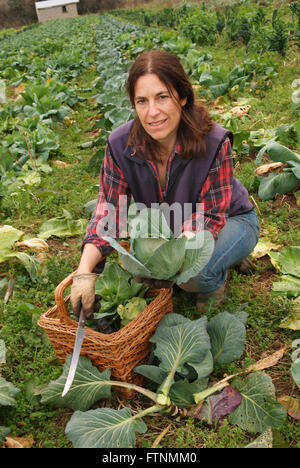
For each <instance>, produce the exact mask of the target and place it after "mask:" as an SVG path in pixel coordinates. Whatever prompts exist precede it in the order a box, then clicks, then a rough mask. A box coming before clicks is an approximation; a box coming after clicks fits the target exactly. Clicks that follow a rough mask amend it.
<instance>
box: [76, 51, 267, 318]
mask: <svg viewBox="0 0 300 468" xmlns="http://www.w3.org/2000/svg"><path fill="white" fill-rule="evenodd" d="M127 91H128V94H129V97H130V100H131V103H132V105H133V107H134V109H135V111H136V117H135V118H134V119H133V120H132V121H130V122H128V123H126V124H124V125H122V126H120V127H119V128H117V129H116V130H114V131H113V132H112V133H111V135H110V137H109V139H108V144H107V147H106V153H105V157H104V161H103V164H102V168H101V174H100V191H99V198H98V203H97V207H96V209H95V211H94V213H93V216H92V218H91V221H90V223H89V226H88V228H87V232H86V236H85V237H84V240H83V251H82V257H81V260H80V264H79V267H78V270H77V274H76V275H75V276H74V280H73V285H72V290H71V303H72V306H73V310H74V312H75V313H76V314H77V315H78V314H79V312H80V309H81V307H82V308H83V310H84V312H85V315H86V316H87V317H88V316H90V315H91V314H92V313H93V305H94V300H95V298H94V284H95V280H96V277H97V273H95V271H96V267H97V265H99V264H100V265H101V263H100V262H101V261H102V260H103V258H104V257H105V256H106V255H107V254H108V253H109V252H110V251H111V247H110V246H109V245H108V244H107V243H106V242H105V241H104V240H103V239H101V235H99V229H98V228H99V225H100V224H101V221H103V218H104V213H105V209H106V207H107V206H108V204H110V205H111V204H112V205H113V206H114V207H115V217H116V220H117V221H119V220H120V202H119V201H120V197H121V196H123V197H124V196H126V197H127V201H128V203H129V200H130V197H131V196H132V197H133V199H134V201H135V202H136V203H144V204H145V205H146V206H147V207H150V206H151V203H167V204H168V205H169V206H170V205H172V204H173V203H179V205H180V206H182V207H183V206H184V205H185V204H190V205H191V206H192V207H193V210H192V213H191V214H190V216H189V217H183V218H182V226H181V230H182V231H184V234H185V235H186V236H187V237H190V236H192V235H193V232H195V229H198V228H199V227H198V226H199V218H200V216H201V220H202V222H203V227H202V228H203V229H207V230H209V231H210V232H211V233H212V235H213V236H214V239H215V249H214V252H213V255H212V257H211V259H210V261H209V263H208V264H207V265H206V267H205V268H204V269H203V270H202V271H201V272H199V274H198V275H197V276H196V277H195V278H192V279H191V280H190V281H189V282H188V283H185V284H182V285H181V287H182V289H185V290H186V291H190V292H195V293H197V308H198V310H200V311H201V310H203V305H204V304H205V302H206V301H207V300H208V299H209V298H214V299H215V300H216V301H217V302H218V303H219V302H221V301H222V300H223V299H224V294H225V283H226V277H227V269H228V268H229V267H230V266H232V265H235V264H237V263H239V262H241V261H242V260H243V259H245V258H246V257H247V256H248V255H249V254H250V253H251V251H252V250H253V248H254V246H255V245H256V243H257V241H258V236H259V223H258V220H257V216H256V213H255V211H254V209H253V205H252V204H251V203H250V202H249V200H248V192H247V191H246V189H245V188H244V187H243V185H242V184H241V183H240V182H239V181H238V180H237V179H235V178H234V177H233V164H232V155H231V144H232V134H231V133H230V132H229V131H227V130H225V129H224V128H222V127H221V126H219V125H218V124H216V123H215V122H213V121H212V119H211V117H210V115H209V114H208V112H207V110H206V109H205V107H204V106H202V105H199V104H197V103H196V102H195V98H194V93H193V88H192V85H191V83H190V81H189V79H188V77H187V75H186V73H185V72H184V70H183V67H182V66H181V64H180V62H179V60H178V59H177V58H176V57H175V56H174V55H172V54H169V53H167V52H165V51H160V50H151V51H147V52H143V53H142V54H141V55H140V56H139V57H138V58H137V60H136V61H135V62H134V64H133V65H132V67H131V70H130V72H129V78H128V82H127ZM197 204H198V205H197ZM196 206H201V207H202V210H200V211H199V210H197V209H196ZM117 224H118V223H117ZM195 226H197V227H195ZM121 228H122V223H121ZM121 228H119V231H118V230H117V232H116V237H120V235H119V234H120V229H121ZM97 229H98V230H97ZM172 229H173V230H174V226H173V227H172ZM97 232H98V233H97ZM102 266H103V262H102ZM155 286H156V287H165V286H168V284H166V283H165V282H156V283H155Z"/></svg>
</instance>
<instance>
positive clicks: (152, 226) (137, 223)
mask: <svg viewBox="0 0 300 468" xmlns="http://www.w3.org/2000/svg"><path fill="white" fill-rule="evenodd" d="M128 216H129V227H128V230H129V234H130V237H131V238H132V239H136V238H138V237H143V238H149V237H152V238H156V239H157V238H160V237H162V238H163V239H166V240H169V239H173V238H174V235H173V233H172V231H171V229H170V227H169V225H168V223H167V220H166V217H165V215H164V213H163V211H162V210H160V209H158V208H144V209H142V210H141V211H140V213H138V214H137V208H136V205H135V203H132V205H130V207H129V212H128Z"/></svg>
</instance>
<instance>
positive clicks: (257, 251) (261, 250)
mask: <svg viewBox="0 0 300 468" xmlns="http://www.w3.org/2000/svg"><path fill="white" fill-rule="evenodd" d="M281 247H282V245H280V244H274V243H273V242H271V241H269V240H268V239H264V238H261V239H259V241H258V243H257V244H256V246H255V247H254V249H253V251H252V252H251V257H253V258H262V257H264V256H265V255H267V254H268V252H270V250H279V249H280V248H281Z"/></svg>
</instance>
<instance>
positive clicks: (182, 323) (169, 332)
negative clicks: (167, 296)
mask: <svg viewBox="0 0 300 468" xmlns="http://www.w3.org/2000/svg"><path fill="white" fill-rule="evenodd" d="M169 315H170V317H168V316H169ZM206 325H207V318H206V317H202V318H200V319H198V320H189V319H187V318H185V317H183V316H179V314H167V315H166V316H165V317H164V318H163V319H162V320H161V322H160V324H159V326H158V328H157V329H156V332H155V334H154V335H153V336H152V338H151V339H150V341H151V342H152V343H155V345H156V346H155V350H154V354H155V355H156V356H157V357H158V359H159V360H160V364H159V367H160V368H161V369H163V370H164V371H165V372H167V373H172V374H173V375H174V374H175V372H181V371H182V370H183V371H184V366H185V364H190V365H193V363H199V362H201V361H203V359H204V358H205V356H206V354H207V351H208V350H209V349H210V340H209V336H208V334H207V331H206Z"/></svg>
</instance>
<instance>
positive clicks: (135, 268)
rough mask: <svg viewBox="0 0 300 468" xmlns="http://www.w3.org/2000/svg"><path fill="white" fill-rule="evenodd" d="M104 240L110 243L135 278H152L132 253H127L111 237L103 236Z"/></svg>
mask: <svg viewBox="0 0 300 468" xmlns="http://www.w3.org/2000/svg"><path fill="white" fill-rule="evenodd" d="M102 239H103V240H105V241H106V242H108V243H109V244H110V245H111V246H112V247H113V248H114V249H115V250H117V252H119V257H120V260H121V262H122V264H123V265H124V268H125V269H126V270H127V271H129V273H131V274H132V275H133V276H140V277H142V278H151V272H150V271H149V270H148V268H146V267H145V266H144V265H143V264H142V263H141V262H139V261H138V260H137V259H136V258H135V257H134V256H133V255H132V254H131V253H130V252H127V251H126V250H125V249H124V247H122V246H121V245H120V244H119V242H118V241H116V240H115V239H113V238H112V237H109V236H103V237H102Z"/></svg>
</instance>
